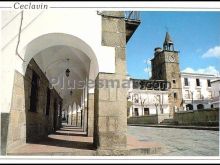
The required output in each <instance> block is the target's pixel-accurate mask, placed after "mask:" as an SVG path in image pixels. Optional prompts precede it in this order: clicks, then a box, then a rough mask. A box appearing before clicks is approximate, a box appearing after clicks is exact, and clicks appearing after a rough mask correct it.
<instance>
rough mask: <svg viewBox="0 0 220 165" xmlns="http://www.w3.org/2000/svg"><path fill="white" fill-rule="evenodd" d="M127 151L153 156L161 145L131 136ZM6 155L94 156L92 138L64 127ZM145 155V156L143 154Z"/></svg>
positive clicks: (71, 127)
mask: <svg viewBox="0 0 220 165" xmlns="http://www.w3.org/2000/svg"><path fill="white" fill-rule="evenodd" d="M127 143H128V144H127V150H129V151H130V154H131V155H138V154H142V153H143V152H144V153H145V152H146V154H148V153H147V152H149V154H155V153H157V152H160V150H161V145H159V144H158V143H155V142H151V141H149V142H143V141H138V140H136V138H134V137H133V136H131V135H130V136H128V137H127ZM8 155H29V156H30V155H38V156H39V155H51V156H52V155H72V156H96V155H97V153H96V150H95V147H94V146H93V137H87V136H86V133H85V132H83V130H82V128H79V127H74V126H67V125H65V126H64V127H62V128H61V129H60V130H57V131H56V132H55V133H54V134H50V135H49V136H48V137H47V138H45V139H42V140H40V141H38V142H35V143H26V144H24V145H22V146H19V147H17V148H14V149H13V150H11V151H9V152H8ZM144 155H145V154H144Z"/></svg>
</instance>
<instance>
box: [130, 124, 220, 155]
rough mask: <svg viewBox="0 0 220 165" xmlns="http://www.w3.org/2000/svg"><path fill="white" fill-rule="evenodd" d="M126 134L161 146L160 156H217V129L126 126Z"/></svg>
mask: <svg viewBox="0 0 220 165" xmlns="http://www.w3.org/2000/svg"><path fill="white" fill-rule="evenodd" d="M128 134H129V135H132V136H134V137H136V138H137V139H138V140H140V141H144V142H157V143H160V144H161V145H162V146H163V148H164V149H163V151H162V152H161V153H160V154H158V155H160V156H218V155H219V131H210V130H194V129H177V128H155V127H139V126H128Z"/></svg>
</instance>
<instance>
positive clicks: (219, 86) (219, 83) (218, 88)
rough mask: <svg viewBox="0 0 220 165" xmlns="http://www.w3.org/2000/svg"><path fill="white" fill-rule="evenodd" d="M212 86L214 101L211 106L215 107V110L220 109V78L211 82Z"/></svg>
mask: <svg viewBox="0 0 220 165" xmlns="http://www.w3.org/2000/svg"><path fill="white" fill-rule="evenodd" d="M211 86H212V96H213V100H212V102H211V104H212V105H213V108H219V107H220V106H219V105H220V78H219V79H216V80H213V81H211Z"/></svg>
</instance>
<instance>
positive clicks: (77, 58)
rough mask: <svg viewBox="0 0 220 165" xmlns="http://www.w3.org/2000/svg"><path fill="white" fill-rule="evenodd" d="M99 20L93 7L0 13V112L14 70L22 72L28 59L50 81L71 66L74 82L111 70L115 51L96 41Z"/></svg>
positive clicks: (6, 103) (8, 96)
mask: <svg viewBox="0 0 220 165" xmlns="http://www.w3.org/2000/svg"><path fill="white" fill-rule="evenodd" d="M101 19H102V16H101V15H98V14H97V10H96V9H91V10H88V9H86V8H85V9H83V8H80V9H79V10H77V9H76V10H62V9H59V12H57V11H56V10H37V11H32V10H24V11H23V12H21V11H19V10H15V11H2V12H1V24H2V30H1V38H3V40H2V42H1V60H0V63H1V64H0V66H1V85H0V91H1V96H0V97H1V111H2V112H6V113H7V112H9V111H10V106H11V97H12V89H13V82H14V72H15V70H16V71H18V72H20V73H21V74H22V75H25V72H26V68H27V66H28V64H29V62H30V60H31V59H32V58H33V59H34V60H35V61H36V62H37V64H38V65H39V67H40V68H41V70H42V71H43V72H44V73H46V76H47V78H48V79H49V80H50V78H53V77H58V78H59V84H61V83H60V82H63V81H62V78H63V77H65V75H64V74H65V73H64V72H61V71H62V70H63V71H65V69H66V68H67V65H69V66H73V67H71V68H70V70H71V72H70V73H71V74H72V75H71V77H72V79H73V80H83V81H84V80H88V79H91V80H94V79H95V78H96V76H97V74H98V73H99V72H104V73H114V72H115V49H114V48H112V47H107V46H102V45H101V43H102V42H101V39H102V36H101V35H102V33H101V28H102V22H101ZM88 27H89V28H88ZM66 59H69V64H67V60H66ZM68 81H70V80H68ZM53 84H54V83H53ZM61 85H62V84H61ZM61 85H60V86H58V85H57V86H55V89H56V91H57V92H58V93H61V96H62V97H63V96H66V95H67V94H68V92H69V90H68V89H67V90H61V88H62V86H61ZM88 91H89V92H91V93H93V92H94V90H93V89H88ZM62 92H63V93H62ZM79 98H80V96H79ZM64 100H65V98H64ZM78 102H80V101H78ZM71 104H73V103H70V102H68V103H67V104H66V105H64V106H66V107H68V105H71Z"/></svg>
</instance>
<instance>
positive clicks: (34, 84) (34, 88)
mask: <svg viewBox="0 0 220 165" xmlns="http://www.w3.org/2000/svg"><path fill="white" fill-rule="evenodd" d="M37 98H38V75H37V73H36V72H34V71H33V74H32V80H31V97H30V111H31V112H36V111H37Z"/></svg>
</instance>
